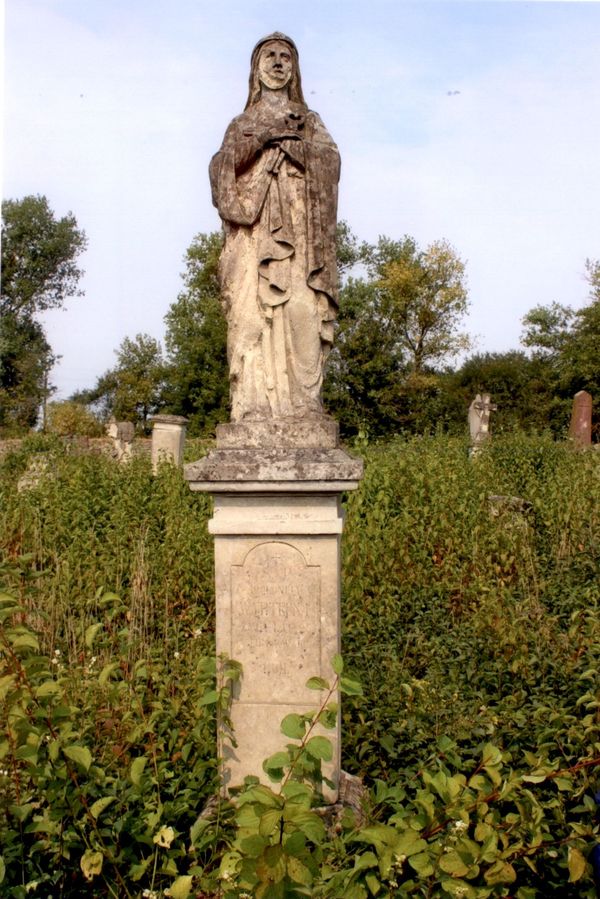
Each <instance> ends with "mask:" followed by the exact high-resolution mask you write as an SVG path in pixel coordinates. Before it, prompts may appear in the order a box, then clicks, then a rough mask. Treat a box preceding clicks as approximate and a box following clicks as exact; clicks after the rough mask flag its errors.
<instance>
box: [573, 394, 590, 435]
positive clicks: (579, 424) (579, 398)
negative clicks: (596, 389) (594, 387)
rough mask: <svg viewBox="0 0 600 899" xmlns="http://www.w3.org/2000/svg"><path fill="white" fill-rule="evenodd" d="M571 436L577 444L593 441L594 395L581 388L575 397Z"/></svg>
mask: <svg viewBox="0 0 600 899" xmlns="http://www.w3.org/2000/svg"><path fill="white" fill-rule="evenodd" d="M569 437H570V439H571V440H572V441H573V443H575V444H576V446H590V445H591V442H592V396H591V394H589V393H588V392H587V391H586V390H580V391H579V393H576V394H575V396H574V397H573V411H572V413H571V424H570V426H569Z"/></svg>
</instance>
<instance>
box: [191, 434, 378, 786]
mask: <svg viewBox="0 0 600 899" xmlns="http://www.w3.org/2000/svg"><path fill="white" fill-rule="evenodd" d="M361 476H362V462H360V461H359V460H356V459H353V458H351V457H350V456H348V455H347V453H345V452H344V451H343V450H341V449H340V448H339V446H338V439H337V424H336V423H335V422H334V421H333V420H331V419H328V418H327V417H326V416H319V417H317V418H315V419H314V420H302V421H300V420H298V421H288V422H277V421H270V422H267V421H265V422H253V423H250V424H247V423H239V424H228V425H220V426H219V427H218V428H217V449H216V450H214V451H213V452H211V453H209V455H208V456H207V457H206V458H205V459H201V460H200V461H198V462H194V463H191V464H190V465H187V466H186V467H185V477H186V479H187V480H188V481H189V484H190V487H191V489H192V490H200V491H206V492H209V493H211V494H212V495H213V497H214V515H213V517H212V519H211V520H210V522H209V530H210V532H211V533H212V534H213V535H214V538H215V569H216V579H215V582H216V614H217V634H216V636H217V653H218V654H221V653H223V654H225V655H226V656H228V657H229V658H232V659H235V660H236V661H238V662H241V664H242V667H243V675H242V679H241V682H240V684H239V685H238V687H237V688H236V694H235V696H234V700H233V705H232V710H231V718H232V722H233V727H234V733H235V739H236V741H237V747H236V748H234V747H233V746H232V745H231V743H230V742H229V741H228V740H227V739H226V734H225V733H224V732H223V731H222V729H220V732H219V754H220V757H221V758H222V760H223V769H222V782H223V786H224V788H225V790H227V788H228V787H230V786H235V785H238V784H241V783H242V782H243V779H244V777H245V776H246V775H247V774H254V775H256V776H258V777H260V778H261V780H262V781H263V782H265V783H269V780H268V778H267V776H266V775H265V774H264V772H263V769H262V762H263V760H264V759H265V758H267V757H268V756H270V755H272V754H273V753H274V752H277V751H279V750H281V749H283V748H284V747H285V744H286V742H288V738H287V737H285V736H283V734H282V733H281V731H280V724H281V720H282V719H283V718H284V717H285V716H286V715H287V714H289V713H291V712H298V713H303V712H307V711H310V710H314V709H316V708H317V707H318V704H319V694H318V693H315V691H314V690H308V689H307V688H306V686H305V684H306V681H307V680H308V678H309V677H312V676H313V675H318V676H321V677H324V678H325V679H326V680H330V681H331V680H332V679H333V672H332V670H331V664H330V663H331V659H332V657H333V656H334V655H335V654H336V653H337V652H339V648H340V539H341V534H342V528H343V513H342V509H341V505H340V496H341V494H342V492H343V491H345V490H353V489H355V488H356V487H357V486H358V481H359V479H360V478H361ZM335 698H336V699H337V701H338V702H339V696H338V697H335ZM325 733H326V735H327V736H328V737H329V739H331V740H332V742H333V749H334V752H333V762H332V763H331V764H330V765H329V766H328V767H327V768H326V771H325V773H326V775H327V777H329V778H330V779H331V780H332V781H333V783H334V784H335V787H334V789H333V790H328V789H324V795H325V796H326V798H327V799H328V800H329V801H335V800H336V798H337V785H338V783H339V776H340V730H339V721H338V727H337V729H336V730H335V731H326V732H325Z"/></svg>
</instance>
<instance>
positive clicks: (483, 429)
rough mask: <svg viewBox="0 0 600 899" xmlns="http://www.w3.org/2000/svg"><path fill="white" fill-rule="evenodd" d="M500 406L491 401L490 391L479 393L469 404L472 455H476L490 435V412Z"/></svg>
mask: <svg viewBox="0 0 600 899" xmlns="http://www.w3.org/2000/svg"><path fill="white" fill-rule="evenodd" d="M497 408H498V407H497V406H496V405H495V404H494V403H492V402H490V395H489V393H484V394H480V393H478V394H477V396H476V397H475V399H474V400H473V402H472V403H471V405H470V406H469V432H470V436H471V455H476V453H477V452H478V451H479V449H480V448H481V446H482V445H483V444H484V443H485V441H486V440H488V439H489V436H490V413H491V412H495V411H496V409H497Z"/></svg>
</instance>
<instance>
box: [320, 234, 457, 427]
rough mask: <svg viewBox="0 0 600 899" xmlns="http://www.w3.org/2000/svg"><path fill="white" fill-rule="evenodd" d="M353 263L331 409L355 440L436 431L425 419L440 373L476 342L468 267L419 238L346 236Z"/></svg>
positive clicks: (331, 378) (329, 387)
mask: <svg viewBox="0 0 600 899" xmlns="http://www.w3.org/2000/svg"><path fill="white" fill-rule="evenodd" d="M344 239H345V240H346V243H348V244H349V245H350V248H351V250H352V252H351V254H350V258H351V262H352V263H356V262H359V263H362V264H363V265H364V267H365V269H366V277H352V276H350V277H348V278H347V280H346V283H345V284H344V285H343V287H342V290H341V297H340V313H339V319H338V332H337V337H336V343H335V345H334V349H333V351H332V353H331V356H330V363H329V369H328V373H327V378H326V383H325V399H326V403H327V406H328V408H330V409H331V410H332V411H334V412H335V414H336V416H337V417H338V418H339V419H340V421H341V425H342V430H343V432H344V433H345V434H347V435H349V434H352V433H356V432H357V431H358V430H360V428H361V427H365V426H366V427H367V428H368V429H369V430H370V431H371V432H372V433H374V434H385V433H387V432H389V431H392V430H398V429H400V428H410V429H422V428H424V427H428V423H427V422H426V421H425V419H426V418H427V417H428V416H425V417H424V416H423V414H422V412H423V410H424V409H425V407H426V405H427V404H428V403H430V401H431V400H432V399H433V398H435V395H436V394H437V393H438V392H439V385H438V373H437V369H438V368H439V366H441V365H442V363H443V362H444V361H445V360H447V359H449V358H452V356H454V355H456V353H458V352H459V351H460V350H461V349H464V348H466V347H467V346H468V338H467V337H466V335H464V334H462V333H460V332H459V330H458V328H459V324H460V321H461V319H462V317H463V316H464V314H465V312H466V310H467V290H466V286H465V277H464V273H465V266H464V263H463V262H462V260H461V259H460V258H459V256H458V255H457V253H456V252H455V251H454V250H453V249H452V247H450V245H449V244H448V243H447V242H445V241H437V242H435V243H433V244H431V246H429V247H428V248H427V249H425V250H420V249H419V247H418V246H417V244H416V242H415V240H414V239H413V238H412V237H408V236H407V237H405V238H404V239H403V240H401V241H393V240H390V239H389V238H387V237H380V238H379V241H378V243H377V244H376V245H371V244H366V243H364V244H362V245H361V246H360V248H358V249H357V244H356V241H355V240H352V239H351V238H349V237H348V235H347V234H345V235H344Z"/></svg>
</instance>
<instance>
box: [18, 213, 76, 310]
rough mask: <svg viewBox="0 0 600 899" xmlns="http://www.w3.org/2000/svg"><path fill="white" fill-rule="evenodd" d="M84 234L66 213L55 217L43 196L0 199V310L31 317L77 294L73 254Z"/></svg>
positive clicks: (73, 217)
mask: <svg viewBox="0 0 600 899" xmlns="http://www.w3.org/2000/svg"><path fill="white" fill-rule="evenodd" d="M86 246H87V239H86V236H85V233H84V232H83V231H82V230H81V229H80V228H79V227H78V225H77V220H76V219H75V216H74V215H73V214H72V213H68V214H67V215H65V216H63V217H62V218H56V216H55V215H54V213H53V212H52V210H51V209H50V206H49V204H48V200H47V199H46V197H42V196H27V197H24V198H23V199H22V200H4V202H3V203H2V311H3V313H12V314H15V315H19V316H24V315H27V316H32V315H34V314H35V313H37V312H41V311H43V310H45V309H55V308H57V307H60V306H63V305H64V303H65V301H66V300H67V299H68V298H69V297H73V296H80V295H81V293H82V291H81V290H79V287H78V285H79V281H80V279H81V276H82V274H83V272H82V270H81V269H80V268H79V267H78V265H77V258H78V257H79V255H80V254H81V253H82V252H83V250H85V248H86Z"/></svg>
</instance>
